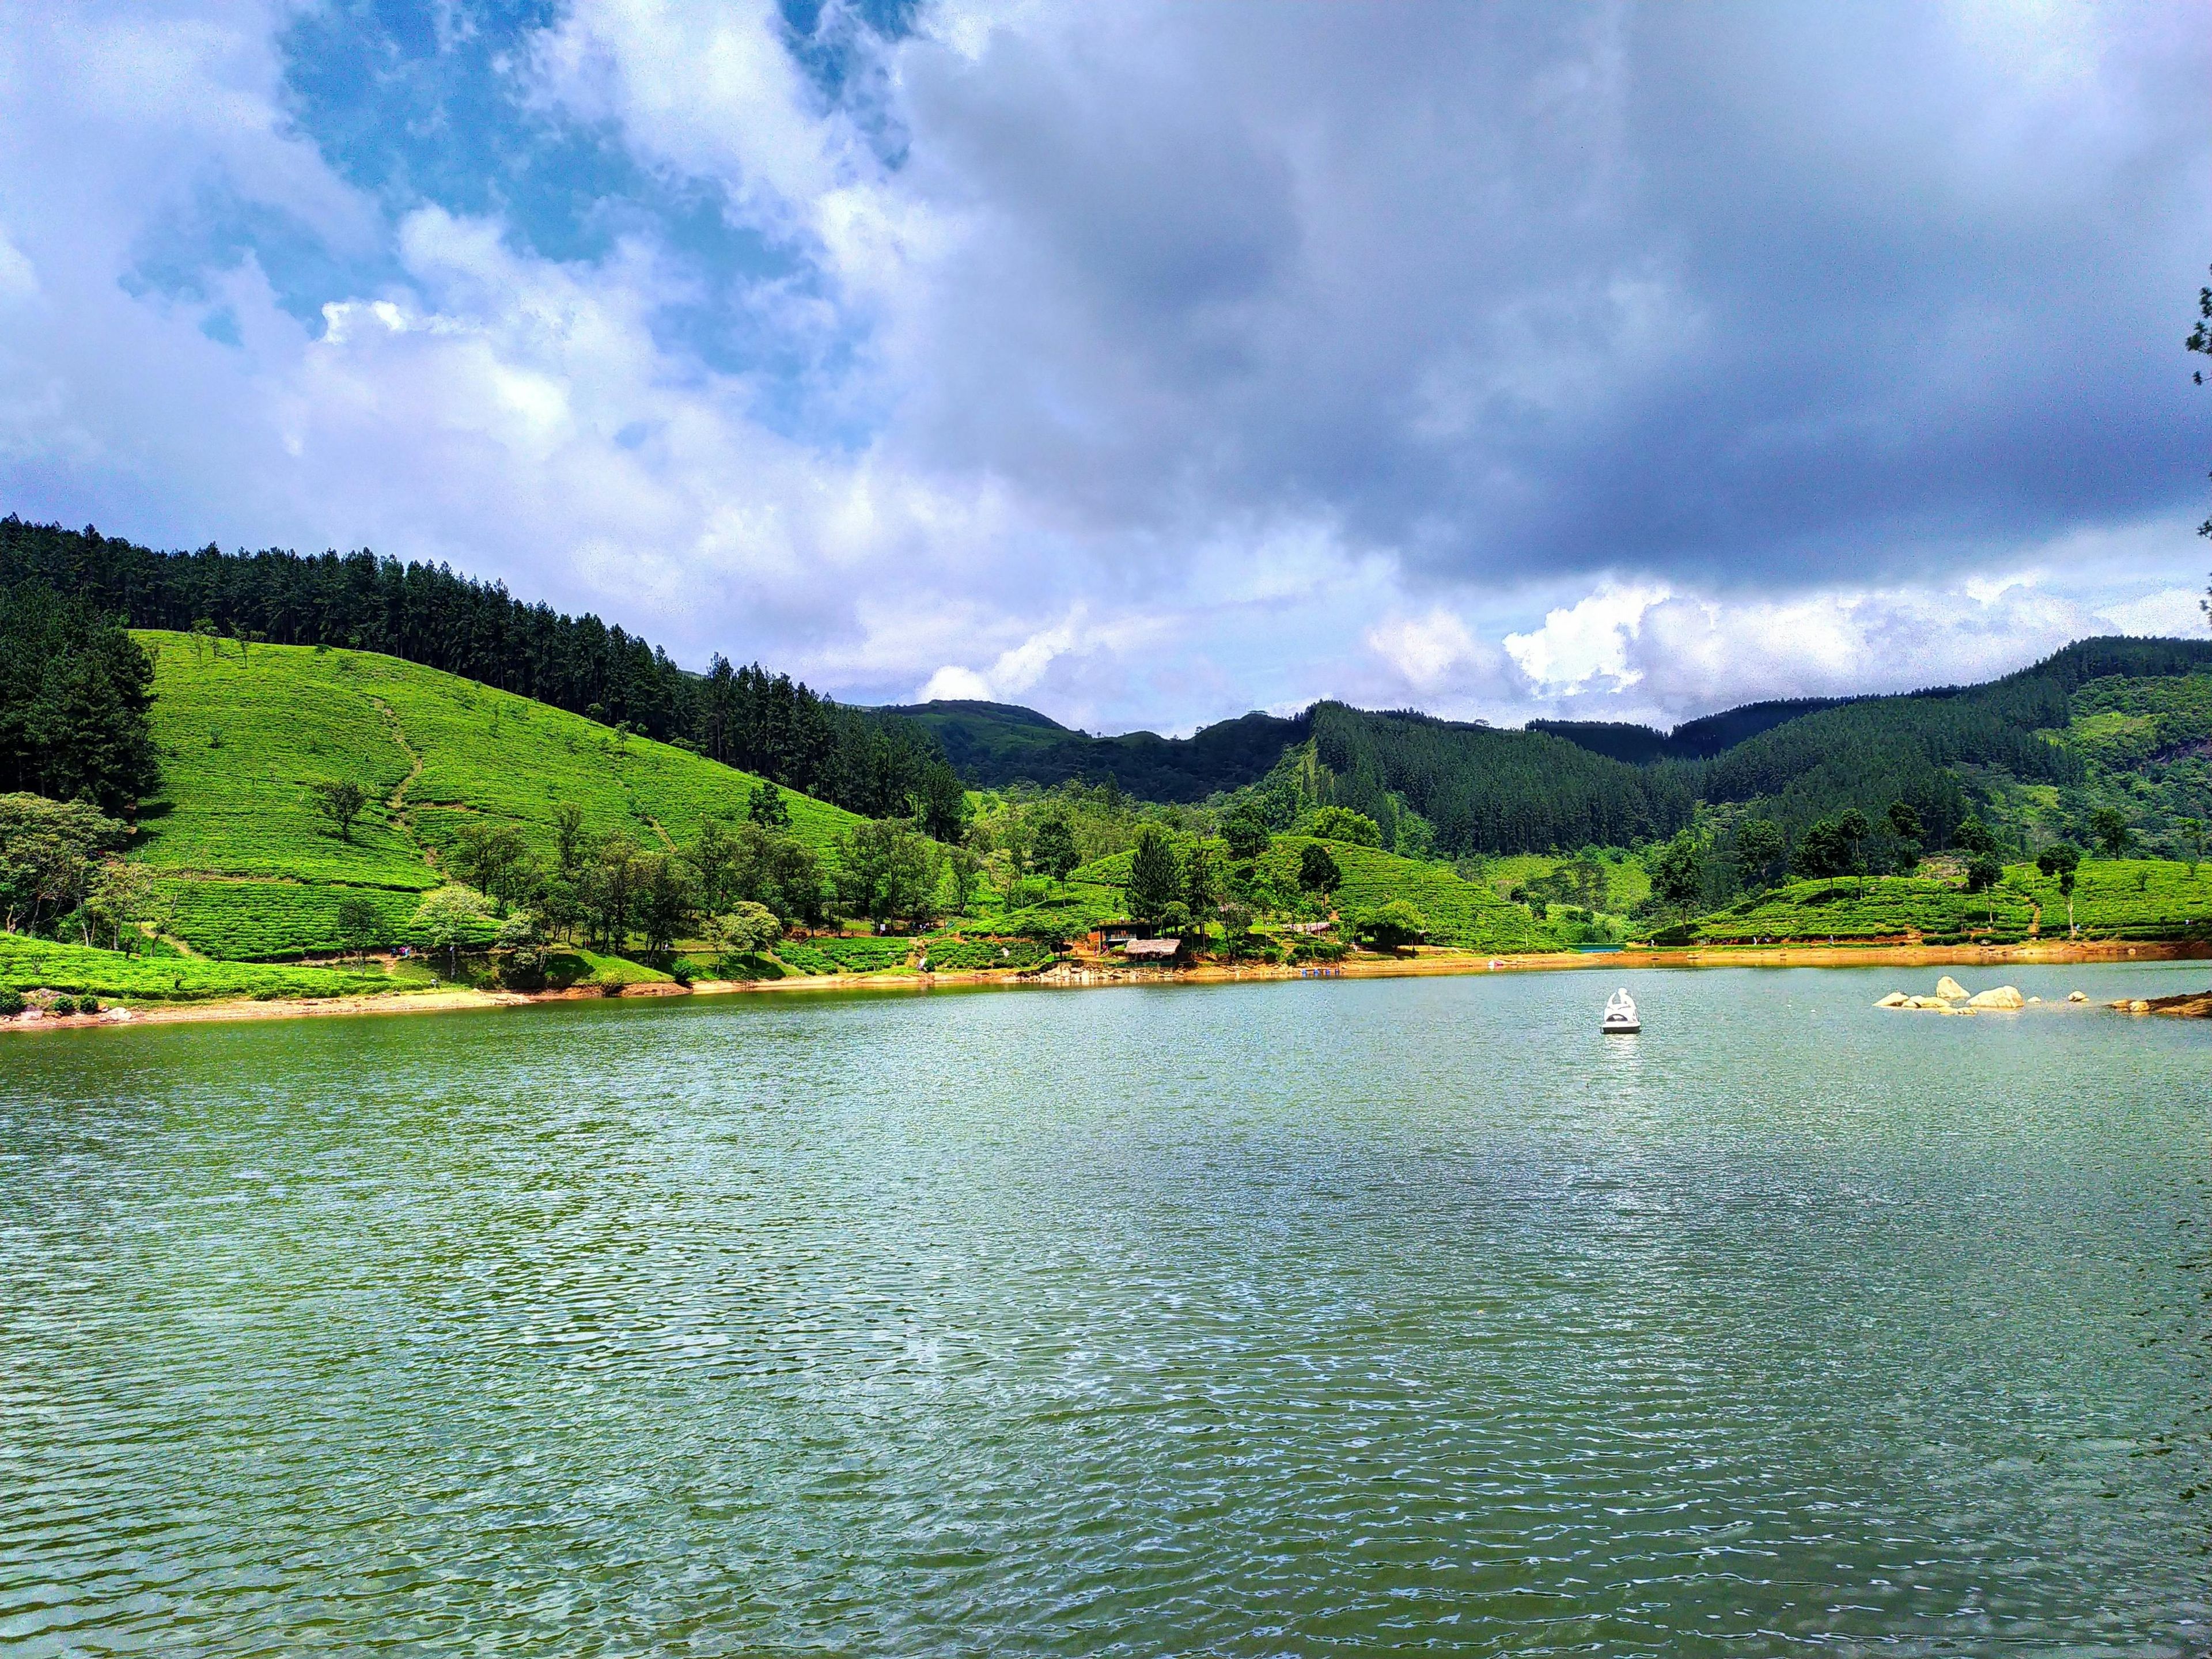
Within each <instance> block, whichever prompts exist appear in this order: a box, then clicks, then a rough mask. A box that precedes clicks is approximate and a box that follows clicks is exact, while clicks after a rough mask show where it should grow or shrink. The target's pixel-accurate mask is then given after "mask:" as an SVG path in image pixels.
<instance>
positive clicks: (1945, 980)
mask: <svg viewBox="0 0 2212 1659" xmlns="http://www.w3.org/2000/svg"><path fill="white" fill-rule="evenodd" d="M2042 1000H2043V999H2042V998H2041V997H2024V996H2022V995H2021V994H2020V987H2018V986H2016V985H2000V986H1997V987H1995V988H1993V989H1991V990H1987V991H1976V992H1972V993H1969V992H1968V991H1967V989H1966V987H1965V986H1963V985H1961V984H1960V983H1959V981H1957V980H1955V979H1953V978H1952V977H1951V976H1950V975H1948V974H1946V975H1943V977H1942V978H1941V979H1939V980H1937V981H1936V994H1935V995H1933V996H1927V997H1916V996H1908V995H1907V994H1905V993H1904V992H1903V991H1892V992H1891V993H1890V994H1888V995H1887V996H1886V997H1884V998H1883V999H1882V1000H1881V1001H1880V1002H1877V1003H1875V1007H1877V1008H1905V1009H1912V1010H1917V1011H1919V1012H1923V1013H1931V1014H1974V1013H1996V1012H2010V1011H2011V1010H2013V1009H2015V1008H2025V1007H2027V1006H2030V1005H2031V1004H2033V1003H2039V1002H2041V1001H2042ZM2066 1000H2067V1001H2069V1002H2087V1000H2089V999H2088V998H2087V996H2085V995H2084V994H2082V993H2081V992H2079V991H2069V992H2068V993H2067V994H2066Z"/></svg>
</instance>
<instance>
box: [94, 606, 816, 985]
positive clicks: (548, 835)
mask: <svg viewBox="0 0 2212 1659" xmlns="http://www.w3.org/2000/svg"><path fill="white" fill-rule="evenodd" d="M136 637H137V639H138V641H139V642H140V643H141V644H143V646H145V647H146V648H147V649H148V650H149V652H151V653H154V659H155V703H154V710H153V720H154V732H155V741H156V742H157V743H158V744H160V746H161V764H162V772H163V776H164V780H165V796H166V799H165V800H164V802H163V803H162V804H161V805H160V806H157V807H156V808H155V810H154V811H151V812H149V814H148V815H147V816H146V817H145V819H144V820H143V834H142V835H141V836H140V838H139V842H138V843H137V845H136V846H135V847H134V848H133V850H132V853H131V856H132V857H133V858H134V859H136V860H142V861H143V862H144V863H146V864H149V865H150V866H153V867H155V869H157V870H159V871H161V872H163V873H164V875H165V876H167V877H168V879H167V881H165V882H164V884H163V887H164V890H165V893H166V894H167V896H168V897H169V898H170V900H171V901H172V902H173V906H174V914H175V917H176V922H175V932H176V936H177V937H178V938H179V939H183V940H185V942H186V943H187V944H189V945H191V946H192V947H193V948H194V949H196V950H198V951H205V952H206V953H207V954H208V955H210V956H216V957H233V958H255V957H283V956H296V955H298V954H300V953H301V952H303V951H326V950H334V949H337V947H338V946H339V945H341V944H342V943H343V940H342V939H340V938H339V936H338V933H337V908H338V905H339V903H340V902H341V901H343V899H345V898H347V897H349V896H361V897H365V898H367V899H368V901H369V902H370V903H371V904H372V905H373V906H374V908H375V909H376V912H377V914H378V915H379V916H380V918H381V919H382V927H381V930H380V931H381V935H382V937H383V938H384V939H386V940H387V941H388V942H391V943H408V942H419V941H418V940H416V937H415V934H414V933H413V931H412V930H411V928H410V926H409V924H410V921H411V918H412V916H413V915H414V911H415V906H416V902H417V901H418V900H419V897H420V896H421V894H422V893H423V892H424V891H426V890H428V889H430V888H432V887H435V886H437V885H438V884H439V883H440V882H441V879H442V877H441V874H440V871H439V867H438V866H439V865H440V863H441V860H442V859H443V858H444V856H445V855H447V854H449V853H450V851H451V850H452V848H453V846H454V844H455V842H456V841H457V839H458V837H459V835H460V832H461V829H462V828H463V826H465V824H467V823H470V822H471V821H472V820H474V819H477V818H483V817H490V818H496V819H500V820H502V821H504V822H507V823H512V824H513V825H514V826H515V827H516V828H517V829H519V830H520V832H521V834H522V836H523V837H524V839H525V840H526V842H528V843H529V845H530V846H531V847H532V848H533V849H534V850H535V851H536V852H538V854H540V855H541V856H544V857H547V858H550V856H551V854H552V852H553V847H554V839H553V812H554V809H555V807H556V806H557V805H560V804H561V803H562V802H563V801H573V802H574V803H575V805H577V806H578V807H580V809H581V810H582V811H583V815H584V825H585V828H586V830H587V831H589V832H590V833H592V834H593V835H604V834H606V833H609V832H611V831H615V830H621V831H624V832H626V833H628V834H629V835H630V836H632V837H633V838H634V839H635V840H636V841H637V842H639V843H640V844H641V845H642V846H645V847H648V848H650V847H654V846H668V845H682V844H684V843H686V842H689V841H690V839H691V837H692V836H695V835H696V834H697V832H698V829H699V826H700V825H701V824H702V823H703V822H704V821H705V820H706V819H708V818H709V817H720V818H723V819H726V820H730V821H735V820H737V819H740V818H742V817H744V816H745V812H746V810H747V808H748V806H749V805H750V799H751V795H752V791H753V789H754V788H755V787H757V784H758V783H759V780H758V779H757V778H755V777H753V776H752V775H750V774H747V773H744V772H738V771H734V770H732V769H730V768H728V767H726V766H721V765H718V764H717V763H714V762H712V761H708V760H703V759H702V758H701V757H698V756H696V755H694V754H691V753H690V752H688V751H686V750H681V749H677V748H674V747H671V745H669V744H660V743H655V742H653V740H652V739H650V738H638V737H627V736H623V735H621V734H618V733H617V732H613V731H611V730H610V729H608V728H607V727H605V726H600V725H599V724H598V723H596V722H595V721H592V720H585V719H583V718H582V717H581V716H580V715H575V714H567V713H565V712H563V711H562V710H560V709H557V708H550V707H549V706H547V705H545V704H543V703H538V702H532V701H531V700H530V699H528V698H526V697H518V696H513V695H511V694H509V693H507V692H504V691H498V690H492V689H491V688H490V687H489V686H484V685H479V684H476V683H475V682H474V681H471V680H465V679H462V678H459V677H458V676H455V675H452V674H443V673H440V672H439V671H436V670H435V669H429V668H422V667H419V666H417V665H415V664H412V663H407V662H402V661H400V660H399V659H397V658H392V657H386V656H380V655H378V654H377V653H374V652H365V651H342V650H318V649H315V648H313V647H305V646H273V645H254V646H249V647H240V646H239V645H238V644H237V643H235V642H233V641H221V642H214V641H202V640H196V639H194V638H193V637H192V636H191V635H184V634H172V633H162V632H159V631H152V630H148V631H141V632H139V633H138V634H137V635H136ZM323 779H350V780H351V781H354V782H356V783H358V784H360V785H361V786H362V788H363V789H364V790H365V791H366V792H367V793H368V795H369V797H370V800H371V805H369V806H368V808H367V810H366V811H363V813H362V817H361V818H360V820H359V821H358V822H356V823H355V825H354V826H353V832H352V836H351V838H350V839H347V838H345V837H343V836H340V835H339V833H338V832H337V829H336V828H335V827H334V826H332V825H331V823H328V822H327V821H326V820H325V819H324V818H322V817H319V816H318V815H317V814H316V812H315V811H314V810H313V805H312V804H311V802H312V796H311V794H310V793H309V787H310V786H311V785H312V784H313V783H314V782H316V781H319V780H323ZM784 798H785V800H786V803H787V805H788V806H789V807H790V810H791V818H792V832H793V834H794V835H795V836H798V837H799V839H800V840H802V841H805V842H808V843H809V844H810V845H811V846H813V847H815V848H817V850H819V851H822V852H823V853H825V854H826V853H827V852H828V850H829V842H830V840H831V838H832V837H833V836H836V834H838V833H839V832H840V831H841V830H842V829H847V828H848V827H849V826H850V825H852V824H854V823H857V822H859V820H858V819H856V818H855V817H854V816H853V815H852V814H851V813H849V812H846V811H842V810H840V809H839V808H837V807H834V806H830V805H825V804H824V803H823V802H820V801H817V800H813V799H809V798H808V797H806V796H803V795H799V794H795V793H791V792H789V791H786V792H785V797H784ZM241 878H246V879H241ZM256 878H258V879H256ZM272 878H273V879H272ZM489 931H490V930H489V927H486V928H485V929H484V930H483V933H484V936H485V937H489Z"/></svg>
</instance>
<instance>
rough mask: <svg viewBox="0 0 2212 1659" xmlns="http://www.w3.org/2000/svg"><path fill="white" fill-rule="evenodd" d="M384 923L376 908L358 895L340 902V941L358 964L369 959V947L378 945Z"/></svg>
mask: <svg viewBox="0 0 2212 1659" xmlns="http://www.w3.org/2000/svg"><path fill="white" fill-rule="evenodd" d="M382 921H383V918H382V917H381V916H380V915H378V913H377V908H376V906H375V905H374V904H372V903H370V902H368V900H367V899H365V898H363V897H362V896H360V895H359V894H357V893H356V894H352V895H350V896H347V897H345V898H342V899H340V900H339V901H338V939H339V942H340V943H342V944H343V945H345V946H346V947H347V948H348V949H349V950H350V951H352V952H353V955H354V960H355V961H356V962H366V961H367V960H368V947H369V946H370V945H374V944H375V943H376V934H377V929H378V927H379V926H380V924H381V922H382Z"/></svg>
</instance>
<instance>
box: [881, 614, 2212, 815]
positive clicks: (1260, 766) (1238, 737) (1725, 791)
mask: <svg viewBox="0 0 2212 1659" xmlns="http://www.w3.org/2000/svg"><path fill="white" fill-rule="evenodd" d="M2207 678H2212V641H2204V640H2142V639H2119V638H2107V639H2092V640H2082V641H2076V642H2075V644H2073V645H2070V646H2068V647H2066V648H2065V649H2063V650H2062V651H2059V652H2057V653H2054V654H2053V655H2051V657H2049V658H2046V659H2045V660H2044V661H2042V662H2039V663H2037V664H2035V665H2033V666H2032V667H2028V668H2024V669H2022V670H2021V671H2019V672H2017V673H2015V674H2009V675H2007V676H2005V677H2004V678H2002V679H1998V680H1993V681H1990V682H1989V683H1987V684H1982V685H1972V686H1936V687H1932V688H1930V689H1929V690H1922V691H1914V692H1909V693H1905V694H1904V695H1901V696H1863V697H1849V698H1836V697H1797V698H1788V699H1783V700H1777V701H1770V702H1756V703H1747V704H1745V705H1743V706H1741V707H1740V708H1730V709H1724V710H1723V711H1721V712H1720V713H1718V714H1708V715H1706V716H1705V717H1703V718H1702V719H1699V720H1688V721H1685V722H1684V723H1683V724H1681V725H1680V726H1676V727H1675V728H1674V730H1673V731H1672V732H1659V731H1658V730H1656V729H1655V728H1654V727H1651V726H1637V725H1631V724H1627V723H1625V722H1609V721H1595V720H1581V721H1569V720H1532V721H1531V722H1529V726H1528V729H1527V730H1525V731H1519V732H1515V731H1504V730H1498V729H1494V728H1492V727H1491V726H1485V725H1483V724H1481V723H1480V722H1459V721H1452V720H1438V719H1436V718H1434V717H1432V716H1430V715H1425V714H1417V713H1413V712H1411V711H1405V710H1400V711H1394V712H1379V713H1378V712H1374V711H1369V710H1364V709H1357V708H1348V707H1346V705H1344V704H1341V703H1332V702H1321V703H1316V704H1315V705H1314V706H1313V707H1312V708H1309V709H1308V710H1307V711H1306V712H1305V713H1304V714H1301V715H1298V716H1297V717H1295V718H1291V719H1285V718H1282V717H1279V716H1275V715H1268V714H1247V715H1245V716H1243V718H1242V719H1240V720H1227V721H1224V722H1222V723H1221V724H1219V725H1218V726H1207V727H1206V728H1204V729H1203V730H1201V731H1200V732H1197V733H1196V734H1194V736H1192V737H1189V738H1162V737H1159V736H1157V735H1155V734H1154V733H1152V732H1133V733H1131V734H1130V735H1128V736H1126V737H1119V738H1093V737H1090V736H1086V735H1085V734H1084V733H1082V732H1071V731H1069V730H1068V729H1067V728H1066V726H1061V725H1060V724H1059V723H1058V722H1057V721H1054V720H1050V719H1048V718H1047V717H1046V716H1044V715H1042V714H1038V713H1036V711H1035V710H1034V709H1029V708H1017V707H1013V706H1012V705H1008V704H1004V703H977V702H935V703H925V704H921V705H919V706H916V707H912V708H901V709H895V710H891V711H889V712H890V713H893V714H902V715H904V716H906V717H908V719H910V720H914V721H915V723H916V724H917V725H920V726H923V727H924V728H926V729H927V731H929V732H931V733H932V734H933V735H934V736H935V737H936V738H937V739H938V740H939V743H940V744H942V745H943V747H944V749H945V753H946V755H947V756H948V757H949V758H950V759H951V763H952V764H953V766H954V767H955V769H957V770H958V771H959V772H960V773H961V775H962V776H963V777H964V778H965V779H966V780H967V781H969V783H971V784H975V785H981V786H984V787H991V786H996V785H1001V784H1005V783H1008V782H1012V781H1013V780H1015V779H1017V778H1028V779H1030V780H1032V781H1035V782H1036V783H1039V784H1044V785H1050V784H1054V783H1057V782H1059V781H1061V780H1063V779H1066V778H1070V777H1086V778H1090V779H1091V780H1093V781H1105V780H1106V779H1108V778H1112V779H1114V780H1115V781H1116V782H1117V783H1118V784H1119V785H1120V787H1121V789H1122V790H1123V792H1124V793H1127V794H1130V795H1133V796H1137V797H1139V798H1142V799H1152V800H1170V801H1194V800H1200V799H1206V797H1208V796H1210V795H1212V794H1214V793H1218V792H1223V791H1230V792H1244V793H1249V795H1250V796H1251V798H1253V799H1256V800H1258V801H1260V802H1261V804H1262V805H1264V806H1265V807H1266V809H1267V811H1268V813H1269V815H1270V817H1272V818H1273V820H1274V821H1276V822H1277V823H1279V824H1281V825H1283V826H1285V827H1287V825H1288V824H1289V823H1291V822H1293V821H1295V820H1296V818H1297V816H1298V815H1299V814H1301V813H1303V812H1304V811H1308V810H1310V809H1311V808H1313V807H1316V806H1321V805H1339V806H1348V807H1352V808H1353V809H1354V810H1356V811H1360V812H1364V813H1365V814H1367V815H1368V816H1369V817H1372V818H1374V819H1375V820H1376V823H1377V824H1378V825H1380V826H1381V827H1382V829H1383V836H1384V844H1385V845H1386V846H1389V847H1391V848H1398V849H1400V850H1404V849H1406V848H1419V847H1422V846H1428V847H1432V848H1434V849H1435V850H1437V851H1438V852H1443V853H1447V854H1462V853H1478V852H1480V853H1498V852H1542V851H1545V850H1547V849H1549V848H1576V847H1579V846H1583V845H1585V844H1589V843H1597V844H1601V845H1605V844H1610V845H1623V844H1629V843H1633V842H1641V841H1645V840H1649V839H1651V838H1654V837H1664V836H1670V835H1672V834H1673V833H1674V831H1675V830H1676V829H1680V828H1682V827H1683V826H1684V825H1685V824H1686V823H1690V822H1691V821H1692V817H1693V816H1694V814H1695V811H1696V808H1697V805H1698V804H1699V802H1700V801H1703V802H1705V803H1708V804H1711V805H1716V806H1720V807H1723V808H1737V809H1741V811H1742V813H1743V814H1745V815H1747V816H1758V817H1772V818H1774V819H1775V820H1776V821H1777V822H1778V823H1781V824H1782V826H1783V827H1784V829H1785V831H1786V832H1788V833H1789V834H1790V835H1791V836H1795V835H1796V832H1797V831H1798V830H1800V829H1802V828H1803V827H1804V826H1805V825H1806V824H1808V823H1811V822H1813V821H1814V819H1816V818H1820V817H1826V816H1828V815H1831V814H1833V813H1836V812H1839V811H1844V809H1846V808H1850V807H1857V808H1858V809H1859V810H1860V811H1863V812H1864V813H1866V814H1867V815H1868V817H1869V820H1870V821H1881V820H1882V819H1883V818H1884V815H1885V814H1886V812H1887V808H1888V806H1889V805H1890V803H1892V802H1893V801H1904V802H1905V803H1906V804H1907V805H1911V807H1912V808H1913V810H1914V811H1915V812H1916V813H1917V816H1918V817H1919V818H1920V820H1921V823H1922V824H1923V834H1924V836H1925V841H1926V844H1927V845H1928V846H1929V847H1942V846H1944V845H1946V844H1948V841H1949V838H1950V836H1951V833H1952V831H1953V830H1954V829H1955V828H1956V826H1957V825H1958V823H1960V820H1961V819H1962V818H1964V817H1966V814H1967V813H1968V812H1970V811H1979V812H1981V813H1982V814H1983V815H1984V817H1988V818H1990V819H1991V820H1992V821H1994V822H1997V823H2003V824H2010V825H2012V826H2013V827H2014V829H2015V830H2016V831H2017V832H2018V833H2020V834H2021V835H2023V836H2025V835H2027V833H2028V832H2029V831H2030V830H2031V829H2033V832H2034V834H2036V835H2038V836H2050V837H2056V836H2069V837H2073V838H2075V839H2079V838H2080V837H2081V836H2083V835H2084V834H2085V833H2086V830H2085V829H2084V825H2086V824H2087V822H2088V820H2089V818H2090V817H2091V816H2092V815H2093V812H2094V811H2095V810H2096V809H2097V808H2099V807H2106V806H2109V807H2112V808H2114V809H2115V810H2119V811H2122V812H2123V815H2124V816H2126V817H2130V820H2131V821H2135V822H2139V823H2140V824H2141V826H2142V833H2143V834H2144V835H2145V836H2150V837H2154V838H2156V839H2157V840H2159V841H2160V843H2161V844H2167V845H2172V844H2177V843H2174V842H2173V840H2172V838H2173V836H2176V835H2179V834H2180V833H2182V831H2181V829H2180V828H2179V826H2180V825H2182V824H2183V823H2185V819H2186V818H2187V817H2190V816H2191V815H2197V816H2203V808H2202V806H2201V805H2191V804H2190V803H2191V800H2192V799H2194V797H2192V795H2191V791H2192V790H2197V791H2199V792H2200V793H2207V792H2212V766H2208V763H2207V759H2206V757H2207V755H2208V754H2212V690H2208V689H2207V687H2206V681H2207ZM2200 774H2201V775H2202V776H2201V777H2200Z"/></svg>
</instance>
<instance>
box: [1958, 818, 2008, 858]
mask: <svg viewBox="0 0 2212 1659" xmlns="http://www.w3.org/2000/svg"><path fill="white" fill-rule="evenodd" d="M1951 845H1952V846H1954V847H1955V848H1958V849H1959V850H1960V852H1962V853H1966V854H1974V853H1994V852H1996V850H1997V838H1996V836H1993V835H1991V834H1990V827H1989V825H1987V824H1986V823H1983V822H1982V821H1981V819H1980V818H1979V817H1976V816H1975V815H1973V814H1972V813H1971V812H1970V813H1968V814H1967V815H1966V817H1963V818H1960V820H1959V827H1958V828H1957V829H1954V830H1953V831H1952V832H1951Z"/></svg>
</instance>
